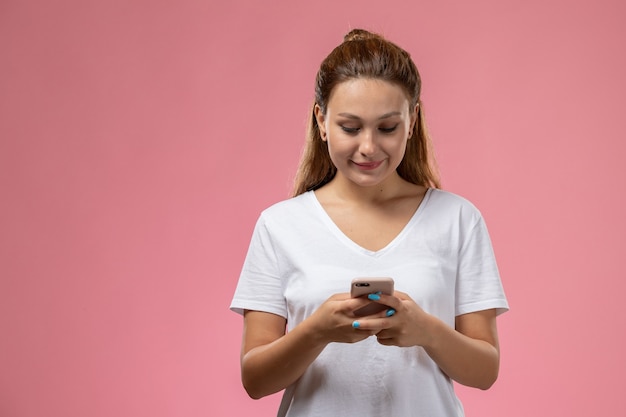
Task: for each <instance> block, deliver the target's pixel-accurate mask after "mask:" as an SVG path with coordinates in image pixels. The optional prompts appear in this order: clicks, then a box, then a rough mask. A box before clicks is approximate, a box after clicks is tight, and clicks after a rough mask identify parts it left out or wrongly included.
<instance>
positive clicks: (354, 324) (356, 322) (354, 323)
mask: <svg viewBox="0 0 626 417" xmlns="http://www.w3.org/2000/svg"><path fill="white" fill-rule="evenodd" d="M360 325H361V324H360V323H359V322H358V321H356V320H355V321H353V322H352V327H354V328H355V329H356V328H358V327H359V326H360Z"/></svg>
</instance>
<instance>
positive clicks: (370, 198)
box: [323, 173, 413, 204]
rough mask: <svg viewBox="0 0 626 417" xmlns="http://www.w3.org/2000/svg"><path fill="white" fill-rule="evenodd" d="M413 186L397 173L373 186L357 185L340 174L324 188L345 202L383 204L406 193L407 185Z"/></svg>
mask: <svg viewBox="0 0 626 417" xmlns="http://www.w3.org/2000/svg"><path fill="white" fill-rule="evenodd" d="M411 186H413V184H409V183H407V182H406V181H405V180H403V179H402V178H401V177H400V176H399V175H398V174H397V173H394V174H393V175H392V176H390V177H389V178H387V179H385V181H383V182H381V183H379V184H375V185H371V186H361V185H357V184H355V183H353V182H352V181H350V180H348V179H347V178H345V177H343V176H341V175H340V174H339V175H336V176H335V178H333V179H332V181H331V182H329V183H328V184H326V186H324V187H323V188H326V192H328V193H329V194H332V195H333V196H334V197H335V198H337V199H338V200H342V201H345V202H354V203H359V204H381V203H385V202H388V201H389V200H393V199H395V198H397V197H399V196H401V195H403V194H405V193H406V190H407V187H411Z"/></svg>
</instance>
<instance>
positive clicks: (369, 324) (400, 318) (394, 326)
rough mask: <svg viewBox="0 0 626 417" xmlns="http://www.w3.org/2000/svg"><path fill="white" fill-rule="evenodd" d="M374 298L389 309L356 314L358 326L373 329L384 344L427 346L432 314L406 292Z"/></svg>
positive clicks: (429, 340)
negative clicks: (360, 316) (373, 312)
mask: <svg viewBox="0 0 626 417" xmlns="http://www.w3.org/2000/svg"><path fill="white" fill-rule="evenodd" d="M374 301H375V302H377V303H380V304H384V305H386V306H388V307H389V309H388V310H387V311H383V312H382V313H378V314H375V315H372V316H367V317H362V318H359V319H358V320H357V321H358V322H359V324H358V329H359V330H369V331H374V332H375V333H376V338H377V339H378V342H379V343H380V344H382V345H387V346H402V347H407V346H427V345H428V344H429V343H430V342H431V339H432V332H431V330H430V329H431V328H432V325H433V319H434V317H433V316H431V315H430V314H428V313H426V312H425V311H424V310H422V308H421V307H420V306H419V305H417V303H416V302H415V301H413V299H412V298H411V297H409V295H408V294H406V293H403V292H400V291H395V292H394V295H385V294H381V295H380V299H379V300H374ZM390 309H393V313H392V312H391V311H390Z"/></svg>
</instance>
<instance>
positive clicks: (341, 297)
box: [305, 293, 376, 344]
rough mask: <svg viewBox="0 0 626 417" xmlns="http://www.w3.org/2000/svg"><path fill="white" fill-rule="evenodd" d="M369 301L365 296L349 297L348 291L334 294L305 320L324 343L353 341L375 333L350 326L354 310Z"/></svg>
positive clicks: (358, 340)
mask: <svg viewBox="0 0 626 417" xmlns="http://www.w3.org/2000/svg"><path fill="white" fill-rule="evenodd" d="M369 303H371V301H369V300H368V299H367V298H366V297H360V298H351V297H350V294H349V293H340V294H334V295H333V296H331V297H330V298H328V299H327V300H326V301H325V302H324V303H322V305H320V306H319V308H318V309H317V310H316V311H315V312H314V313H313V314H312V315H311V316H310V317H309V318H307V319H306V320H305V321H308V322H309V323H308V324H309V326H310V329H311V331H314V332H316V334H317V336H319V337H320V338H321V339H322V341H323V342H324V343H325V344H328V343H332V342H339V343H355V342H360V341H362V340H364V339H367V338H368V337H370V336H372V335H374V334H376V332H375V331H367V330H361V331H356V329H355V328H354V327H353V326H352V324H353V323H354V321H355V319H356V316H355V315H354V311H355V310H358V309H359V308H361V307H363V306H365V305H367V304H369Z"/></svg>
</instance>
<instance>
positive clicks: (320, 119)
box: [313, 104, 326, 142]
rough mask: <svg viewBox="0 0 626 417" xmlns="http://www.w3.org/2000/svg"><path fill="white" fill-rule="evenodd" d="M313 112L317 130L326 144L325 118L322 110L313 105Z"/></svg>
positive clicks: (317, 105)
mask: <svg viewBox="0 0 626 417" xmlns="http://www.w3.org/2000/svg"><path fill="white" fill-rule="evenodd" d="M313 112H314V114H315V120H316V121H317V128H318V129H319V130H320V136H321V137H322V140H323V141H324V142H326V124H325V122H326V116H325V115H324V112H322V108H321V107H320V106H319V104H316V105H315V107H314V108H313Z"/></svg>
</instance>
